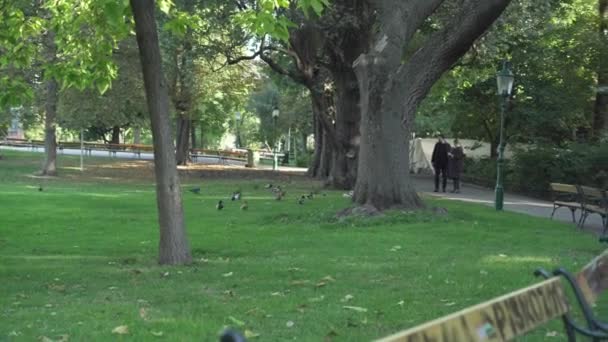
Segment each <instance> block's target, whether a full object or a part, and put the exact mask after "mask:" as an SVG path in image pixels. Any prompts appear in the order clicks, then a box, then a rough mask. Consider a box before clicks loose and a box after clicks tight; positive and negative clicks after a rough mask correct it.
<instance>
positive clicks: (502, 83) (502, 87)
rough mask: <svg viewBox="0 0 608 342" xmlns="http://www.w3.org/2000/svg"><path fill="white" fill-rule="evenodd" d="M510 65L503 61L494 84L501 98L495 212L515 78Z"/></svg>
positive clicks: (499, 201) (499, 197)
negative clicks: (506, 121) (508, 105)
mask: <svg viewBox="0 0 608 342" xmlns="http://www.w3.org/2000/svg"><path fill="white" fill-rule="evenodd" d="M509 64H510V63H508V62H507V61H504V62H503V63H502V70H501V71H500V72H498V74H496V84H497V86H498V95H499V96H500V97H501V106H500V142H499V144H498V160H497V163H496V164H497V165H496V171H497V172H496V199H495V200H494V207H495V208H496V210H502V208H503V203H504V188H503V180H504V162H505V140H504V130H505V111H506V109H507V100H508V98H509V97H510V96H511V91H512V90H513V82H514V80H515V77H514V76H513V72H512V71H511V69H510V65H509Z"/></svg>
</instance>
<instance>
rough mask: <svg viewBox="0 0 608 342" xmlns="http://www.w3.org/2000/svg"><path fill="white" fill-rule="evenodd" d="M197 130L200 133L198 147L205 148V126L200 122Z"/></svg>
mask: <svg viewBox="0 0 608 342" xmlns="http://www.w3.org/2000/svg"><path fill="white" fill-rule="evenodd" d="M199 130H200V133H201V137H200V148H205V126H204V125H203V123H202V122H201V123H200V126H199Z"/></svg>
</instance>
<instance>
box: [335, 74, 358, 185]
mask: <svg viewBox="0 0 608 342" xmlns="http://www.w3.org/2000/svg"><path fill="white" fill-rule="evenodd" d="M333 75H334V82H335V88H336V96H335V100H334V103H335V107H336V124H335V127H336V140H337V146H336V148H335V150H334V151H333V166H332V168H331V173H332V174H331V176H330V179H331V181H332V185H333V187H335V188H337V189H344V190H350V189H352V188H353V187H354V186H355V182H356V181H357V157H358V155H359V126H360V123H361V113H360V109H359V86H358V84H357V76H356V75H355V72H354V70H353V69H352V68H349V69H345V70H340V71H334V72H333Z"/></svg>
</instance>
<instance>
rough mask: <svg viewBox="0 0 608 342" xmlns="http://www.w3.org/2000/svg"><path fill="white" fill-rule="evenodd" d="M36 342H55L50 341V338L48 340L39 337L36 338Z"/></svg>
mask: <svg viewBox="0 0 608 342" xmlns="http://www.w3.org/2000/svg"><path fill="white" fill-rule="evenodd" d="M38 341H40V342H55V341H53V340H52V339H50V338H48V337H46V336H40V337H38Z"/></svg>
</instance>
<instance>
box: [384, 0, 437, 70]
mask: <svg viewBox="0 0 608 342" xmlns="http://www.w3.org/2000/svg"><path fill="white" fill-rule="evenodd" d="M444 1H445V0H416V1H388V0H377V5H376V6H377V7H378V9H379V12H380V19H379V22H381V23H384V24H383V25H382V26H383V27H382V30H381V31H380V32H379V35H378V36H377V38H376V42H375V46H374V49H375V50H376V51H377V52H378V53H380V54H381V55H382V56H383V58H384V59H385V60H388V61H389V65H397V64H398V63H399V62H400V61H401V57H402V55H403V51H404V47H405V46H406V45H407V44H408V43H409V42H410V40H411V39H412V37H413V36H414V34H415V33H416V32H417V31H418V29H419V28H420V26H421V25H422V24H423V23H424V21H425V20H426V19H427V18H428V17H429V16H431V15H432V14H433V13H434V12H435V11H436V10H437V8H439V6H440V5H441V4H442V3H443V2H444Z"/></svg>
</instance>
